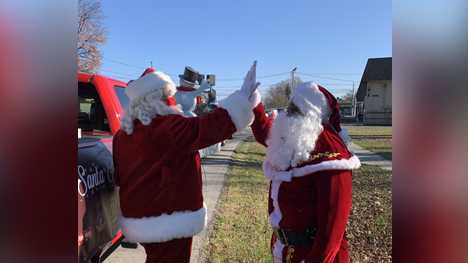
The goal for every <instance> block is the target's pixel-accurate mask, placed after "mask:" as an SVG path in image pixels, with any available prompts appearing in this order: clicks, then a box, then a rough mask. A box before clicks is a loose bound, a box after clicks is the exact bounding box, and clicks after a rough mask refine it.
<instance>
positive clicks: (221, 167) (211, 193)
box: [190, 129, 251, 263]
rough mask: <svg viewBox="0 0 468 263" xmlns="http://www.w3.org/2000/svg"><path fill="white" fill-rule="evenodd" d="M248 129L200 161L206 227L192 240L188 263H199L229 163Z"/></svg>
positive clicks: (246, 135)
mask: <svg viewBox="0 0 468 263" xmlns="http://www.w3.org/2000/svg"><path fill="white" fill-rule="evenodd" d="M249 134H251V133H250V129H246V130H244V131H243V132H240V133H239V134H235V135H234V136H233V139H232V140H227V141H226V144H225V145H224V146H222V147H221V150H220V151H219V152H218V153H216V154H213V155H210V156H208V157H206V158H203V159H202V169H203V197H204V200H205V205H206V207H207V210H208V211H207V216H208V227H207V228H205V230H203V231H202V232H201V233H200V234H198V235H196V236H195V237H194V238H193V243H192V256H191V258H190V262H193V263H195V262H199V261H200V259H201V252H202V250H203V247H204V245H205V244H206V243H207V238H208V232H209V231H210V229H211V223H212V220H213V214H214V211H215V210H216V206H217V203H218V199H219V196H220V194H221V191H222V190H223V187H224V182H225V179H226V173H227V171H228V167H229V164H230V163H231V160H232V156H233V154H234V150H235V149H236V147H237V146H238V145H239V143H240V142H242V141H243V140H244V139H245V138H247V137H248V136H249Z"/></svg>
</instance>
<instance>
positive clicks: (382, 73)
mask: <svg viewBox="0 0 468 263" xmlns="http://www.w3.org/2000/svg"><path fill="white" fill-rule="evenodd" d="M356 101H357V103H356V106H357V107H356V108H357V117H358V120H359V121H362V122H363V123H364V124H371V125H391V124H392V58H391V57H388V58H370V59H368V60H367V64H366V68H365V69H364V73H363V75H362V78H361V83H360V84H359V89H358V91H357V93H356Z"/></svg>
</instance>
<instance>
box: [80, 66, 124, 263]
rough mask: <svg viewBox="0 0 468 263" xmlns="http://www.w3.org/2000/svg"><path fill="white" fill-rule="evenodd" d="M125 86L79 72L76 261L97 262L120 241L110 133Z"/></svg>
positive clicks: (121, 106) (117, 126) (118, 115)
mask: <svg viewBox="0 0 468 263" xmlns="http://www.w3.org/2000/svg"><path fill="white" fill-rule="evenodd" d="M126 87H127V84H126V83H125V82H122V81H118V80H114V79H111V78H107V77H105V76H101V75H93V74H86V73H78V100H79V112H78V128H79V131H78V135H79V136H78V137H79V138H78V163H77V183H78V187H77V188H78V189H77V192H78V193H77V195H78V258H79V262H102V260H103V258H100V256H101V255H102V252H103V249H104V247H105V246H106V245H107V246H109V244H110V243H115V242H118V241H119V240H121V237H120V236H121V234H120V231H119V229H118V223H117V220H118V213H119V198H118V188H117V187H116V185H115V181H114V168H113V162H112V136H113V135H114V134H115V133H116V132H117V131H118V130H119V129H120V118H121V116H122V113H123V109H124V108H126V107H127V104H128V98H127V97H126V96H125V92H124V91H125V88H126ZM107 246H106V247H107ZM106 254H107V253H106Z"/></svg>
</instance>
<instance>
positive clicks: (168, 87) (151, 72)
mask: <svg viewBox="0 0 468 263" xmlns="http://www.w3.org/2000/svg"><path fill="white" fill-rule="evenodd" d="M158 90H160V91H162V92H161V96H165V97H171V96H173V95H174V94H175V92H176V85H175V84H174V82H173V81H172V79H171V77H169V76H168V75H166V74H165V73H163V72H161V71H157V70H156V69H154V68H147V69H146V70H145V72H143V74H142V75H141V77H140V78H138V79H136V80H133V81H130V82H129V83H128V85H127V88H126V89H125V94H126V95H127V96H128V98H129V99H130V100H134V99H136V98H139V97H141V96H144V95H146V94H148V93H150V92H154V91H158Z"/></svg>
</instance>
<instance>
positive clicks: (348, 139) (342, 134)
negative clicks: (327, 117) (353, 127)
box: [338, 128, 351, 145]
mask: <svg viewBox="0 0 468 263" xmlns="http://www.w3.org/2000/svg"><path fill="white" fill-rule="evenodd" d="M338 134H339V135H340V138H341V139H342V140H343V142H344V143H345V144H346V145H348V144H349V143H350V142H351V137H349V134H348V130H347V129H346V128H341V131H340V132H339V133H338Z"/></svg>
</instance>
